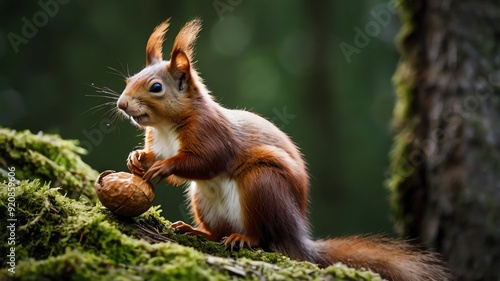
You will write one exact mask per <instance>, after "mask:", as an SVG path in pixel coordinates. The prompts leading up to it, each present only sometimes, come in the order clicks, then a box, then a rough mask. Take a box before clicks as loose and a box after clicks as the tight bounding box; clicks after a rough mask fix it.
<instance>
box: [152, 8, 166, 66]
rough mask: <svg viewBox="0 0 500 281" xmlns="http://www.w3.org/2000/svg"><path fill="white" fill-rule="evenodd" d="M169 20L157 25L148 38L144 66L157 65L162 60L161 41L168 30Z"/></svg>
mask: <svg viewBox="0 0 500 281" xmlns="http://www.w3.org/2000/svg"><path fill="white" fill-rule="evenodd" d="M169 24H170V18H169V19H167V20H166V21H164V22H162V23H161V24H159V25H158V26H157V27H156V28H155V30H154V31H153V33H151V36H149V40H148V44H147V45H146V65H151V64H155V63H158V62H160V61H162V60H163V52H162V48H163V40H165V33H166V32H167V30H168V26H169Z"/></svg>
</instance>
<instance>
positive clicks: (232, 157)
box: [117, 19, 450, 281]
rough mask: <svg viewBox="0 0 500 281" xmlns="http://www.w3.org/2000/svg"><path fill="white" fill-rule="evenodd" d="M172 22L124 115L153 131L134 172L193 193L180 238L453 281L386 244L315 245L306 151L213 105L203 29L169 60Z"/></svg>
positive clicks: (135, 158)
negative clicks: (165, 49)
mask: <svg viewBox="0 0 500 281" xmlns="http://www.w3.org/2000/svg"><path fill="white" fill-rule="evenodd" d="M168 26H169V20H166V21H165V22H163V23H161V24H160V25H158V26H157V27H156V29H155V30H154V31H153V33H152V34H151V36H150V37H149V40H148V42H147V46H146V67H145V68H144V69H143V70H141V71H140V72H139V73H137V74H135V75H133V76H132V77H128V78H127V79H126V83H127V84H126V87H125V89H124V91H123V92H122V94H121V95H120V97H119V99H118V101H117V106H118V108H119V109H120V110H121V111H123V112H124V113H125V114H126V115H127V116H129V117H130V119H131V120H132V122H133V123H134V124H136V125H138V126H139V127H140V128H144V129H145V144H144V148H143V149H139V150H135V151H133V152H131V153H130V155H129V157H128V159H127V166H128V168H129V169H130V171H131V172H132V173H134V174H136V175H139V176H142V177H143V178H144V179H145V180H147V181H151V180H153V179H155V178H158V179H160V180H161V179H166V180H167V182H169V183H170V184H173V185H181V184H183V183H184V182H190V184H189V187H188V188H189V192H188V196H189V200H190V208H191V211H192V214H193V217H194V220H195V226H191V225H189V224H186V223H184V222H181V221H179V222H176V223H173V224H172V227H173V228H174V229H176V230H177V231H179V232H182V233H189V234H196V235H201V236H203V237H205V238H207V239H208V240H212V241H223V243H224V244H225V245H226V247H230V248H231V250H232V249H233V247H235V246H236V247H240V248H241V247H251V248H253V247H259V248H262V249H263V250H265V251H276V252H280V253H282V254H284V255H286V256H289V257H291V258H294V259H297V260H300V261H310V262H313V263H316V264H318V265H319V266H322V267H326V266H328V265H331V264H334V263H337V262H341V263H344V264H346V265H348V266H351V267H355V268H366V269H369V270H372V271H374V272H377V273H379V274H380V275H381V276H382V277H383V278H385V279H388V280H440V281H442V280H449V279H450V277H449V275H448V272H447V270H446V269H445V268H444V267H443V266H442V263H441V261H440V260H439V258H438V257H437V256H436V254H433V253H430V252H426V251H420V250H418V249H417V248H416V247H415V246H411V245H409V244H406V243H405V242H403V241H399V240H391V239H388V238H383V237H379V236H352V237H343V238H336V239H331V240H317V241H314V240H312V238H311V233H310V232H311V230H310V226H309V219H308V194H309V177H308V172H307V169H306V165H305V163H304V160H303V158H302V155H301V153H300V152H299V149H298V148H297V147H296V146H295V144H294V143H293V142H292V140H291V139H290V138H289V137H288V136H287V135H286V134H285V133H284V132H282V131H281V130H280V129H278V128H277V127H276V126H275V125H273V124H272V123H271V122H270V121H268V120H267V119H265V118H263V117H261V116H259V115H257V114H254V113H251V112H248V111H244V110H231V109H226V108H224V107H222V106H221V105H219V104H218V103H217V102H216V101H214V99H213V97H212V96H211V95H210V92H209V91H208V90H207V88H206V86H205V85H204V84H203V80H202V79H201V78H200V76H199V75H198V73H197V71H196V69H195V68H194V64H193V63H194V62H193V50H194V42H195V40H196V38H197V36H198V33H199V31H200V30H201V21H200V20H199V19H193V20H191V21H189V22H188V23H186V24H185V25H184V26H183V27H182V28H181V30H180V31H179V33H178V35H177V36H176V38H175V40H174V43H173V48H172V52H171V54H170V60H168V61H167V60H164V59H163V54H162V46H163V41H164V37H165V33H166V31H167V29H168Z"/></svg>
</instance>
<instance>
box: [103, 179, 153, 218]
mask: <svg viewBox="0 0 500 281" xmlns="http://www.w3.org/2000/svg"><path fill="white" fill-rule="evenodd" d="M95 190H96V193H97V197H99V200H100V201H101V203H102V205H104V206H105V207H106V208H108V209H109V210H110V211H112V212H113V213H115V214H117V215H120V216H125V217H134V216H138V215H140V214H142V213H144V212H146V211H147V210H148V209H149V208H150V207H151V206H153V199H154V197H155V193H154V188H153V186H152V185H151V184H150V183H149V182H146V181H144V180H143V179H142V178H141V177H139V176H136V175H134V174H131V173H126V172H115V171H112V170H107V171H104V172H102V173H101V174H100V175H99V177H98V178H97V179H96V181H95Z"/></svg>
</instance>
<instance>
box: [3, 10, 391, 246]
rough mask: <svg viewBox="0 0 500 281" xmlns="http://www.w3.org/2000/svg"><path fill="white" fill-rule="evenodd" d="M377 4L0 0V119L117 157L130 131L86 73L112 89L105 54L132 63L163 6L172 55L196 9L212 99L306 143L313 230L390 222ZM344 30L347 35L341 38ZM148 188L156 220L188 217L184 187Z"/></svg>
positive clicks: (136, 65)
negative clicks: (159, 215) (158, 211)
mask: <svg viewBox="0 0 500 281" xmlns="http://www.w3.org/2000/svg"><path fill="white" fill-rule="evenodd" d="M318 2H319V1H318ZM387 5H388V2H387V1H374V0H372V1H369V0H364V1H362V0H359V1H321V3H313V2H306V1H289V0H276V1H249V0H215V1H159V0H157V1H153V0H149V1H116V0H114V1H83V0H69V1H68V0H64V1H63V0H59V1H57V0H40V1H5V0H1V1H0V11H1V12H0V13H1V16H0V21H1V23H2V24H1V26H0V58H1V62H2V71H1V75H0V126H5V127H10V128H14V129H18V130H22V129H30V130H31V131H33V132H38V131H43V132H46V133H57V134H60V135H61V136H62V137H64V138H69V139H78V140H80V141H81V143H82V146H84V147H85V148H87V149H88V150H89V153H88V155H86V156H84V157H83V158H84V160H85V161H86V162H88V163H89V164H90V165H91V166H92V167H94V168H95V169H97V170H99V171H102V170H106V169H114V170H125V169H126V166H125V159H126V157H127V155H128V153H129V152H130V151H132V150H133V149H135V148H136V147H137V146H138V145H140V144H142V138H141V131H140V130H138V129H137V128H136V127H134V126H132V125H131V124H130V122H129V121H128V120H125V119H124V120H116V121H113V120H112V119H111V118H110V114H109V113H106V111H107V110H108V109H111V106H108V107H103V108H102V109H103V110H101V111H96V110H92V108H93V107H95V106H97V105H100V104H103V103H104V102H106V101H108V100H106V99H104V98H99V97H91V96H89V95H96V94H97V95H99V93H96V90H95V89H93V88H92V87H91V85H95V86H98V87H109V88H111V89H113V90H115V91H117V92H121V91H122V89H123V88H124V85H125V83H124V81H123V79H122V77H120V76H119V75H118V76H117V75H115V74H113V71H112V70H110V69H108V67H111V68H115V69H117V70H119V71H122V72H125V73H126V72H130V74H133V73H135V72H138V71H139V70H140V69H141V68H142V67H143V66H144V64H145V44H146V41H147V39H148V36H149V34H150V33H151V31H152V30H153V28H154V27H155V26H156V25H157V24H158V23H159V22H161V21H163V20H165V19H166V18H168V17H172V20H171V27H170V30H169V32H168V33H167V40H166V43H165V48H164V53H165V54H169V53H170V47H171V44H172V42H173V38H174V37H175V35H176V33H177V31H178V30H179V28H180V27H181V26H182V25H183V24H184V23H185V22H186V21H187V20H189V19H190V18H192V17H195V16H199V17H201V18H202V19H203V30H202V32H201V34H200V38H199V40H198V42H197V45H196V46H197V47H196V59H197V64H196V65H197V69H198V70H199V72H200V73H201V76H202V77H203V78H204V79H205V82H206V84H207V86H208V88H209V89H210V90H211V91H212V93H213V95H214V96H215V97H216V99H217V100H218V101H219V102H220V103H221V104H223V105H224V106H226V107H229V108H245V109H248V110H251V111H254V112H256V113H259V114H261V115H263V116H265V117H267V118H268V119H270V120H273V121H274V123H275V124H277V125H278V126H279V127H281V128H282V129H283V130H284V131H285V132H286V133H288V134H289V135H290V136H291V137H292V138H293V139H294V141H295V142H296V143H297V144H298V146H299V147H300V148H301V150H302V152H303V154H304V155H305V158H306V160H307V162H308V164H309V169H310V174H311V186H312V188H311V197H310V201H311V205H310V206H311V207H310V211H311V222H312V225H313V227H314V228H313V232H314V236H316V237H327V236H336V235H348V234H353V233H366V232H370V233H387V234H392V233H393V229H392V226H391V222H390V216H389V206H388V199H387V198H388V193H387V191H386V190H385V188H384V180H385V177H384V175H385V171H386V170H387V166H388V152H389V149H390V145H391V139H392V135H391V130H390V120H391V115H392V107H393V104H394V92H393V89H392V85H391V76H392V74H393V72H394V70H395V67H396V63H397V60H398V55H397V52H396V49H395V46H394V36H395V34H396V33H397V31H398V28H399V19H398V18H397V15H396V14H394V13H392V12H391V13H387V12H386V13H384V11H388V10H389V9H388V7H387ZM377 15H379V16H377ZM380 15H386V17H385V18H384V17H380ZM387 15H389V17H387ZM377 24H378V26H377ZM377 27H378V28H377ZM358 28H359V29H358ZM360 31H361V33H363V34H360ZM342 43H344V45H343V46H344V47H345V46H347V45H345V44H349V46H350V47H348V49H345V48H344V51H342V48H341V44H342ZM351 47H352V48H351ZM354 48H356V49H354ZM346 50H347V51H349V52H351V53H350V54H349V55H347V56H346V55H345V52H346ZM167 59H168V55H167ZM97 109H99V108H97ZM156 190H157V198H156V201H157V203H159V204H162V209H163V210H164V212H163V215H164V216H165V217H166V218H167V219H169V220H172V221H175V220H179V219H182V220H189V218H188V214H187V209H186V207H185V204H184V201H183V197H182V192H183V190H182V188H174V187H168V186H166V184H161V185H160V186H158V187H157V189H156Z"/></svg>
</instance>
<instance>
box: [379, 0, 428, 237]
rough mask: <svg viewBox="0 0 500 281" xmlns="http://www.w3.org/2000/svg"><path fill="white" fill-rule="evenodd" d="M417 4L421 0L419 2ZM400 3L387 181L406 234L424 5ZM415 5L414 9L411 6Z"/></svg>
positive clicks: (413, 171)
mask: <svg viewBox="0 0 500 281" xmlns="http://www.w3.org/2000/svg"><path fill="white" fill-rule="evenodd" d="M417 2H418V1H417ZM417 2H415V1H414V2H411V1H410V2H409V1H404V0H399V1H398V6H399V7H400V10H399V11H400V18H401V22H402V25H401V28H400V31H399V34H398V36H397V45H398V48H399V52H400V53H401V62H400V64H399V66H398V69H397V71H396V73H395V75H394V77H393V84H394V87H395V90H396V96H397V99H396V105H395V107H394V119H393V125H394V127H395V129H396V131H397V135H396V137H395V139H394V144H393V147H392V150H391V153H390V159H391V164H390V171H391V176H390V177H389V179H388V180H387V181H386V186H387V188H388V189H389V191H390V193H391V198H390V202H391V208H392V215H393V218H394V221H395V225H396V229H397V231H398V232H399V233H400V234H403V235H405V232H406V226H407V225H408V224H409V223H411V222H412V221H414V218H413V215H412V214H411V213H410V212H407V211H406V210H405V206H404V202H405V200H403V198H402V197H403V196H404V195H405V194H408V189H409V188H411V187H410V184H409V183H410V182H412V181H413V178H414V177H418V175H417V174H416V165H415V164H414V163H412V162H411V153H412V152H414V151H416V150H415V149H416V147H415V143H414V142H415V136H414V133H413V132H415V131H416V128H417V127H418V126H419V125H420V122H421V120H420V119H419V117H418V115H417V114H415V110H416V109H415V101H414V97H415V95H414V91H415V88H416V84H417V79H418V75H416V73H415V72H416V69H418V64H419V63H421V59H420V58H419V54H420V53H421V51H422V50H421V49H419V48H418V47H417V46H419V45H418V44H414V41H415V40H418V39H417V38H416V34H418V32H419V27H418V26H416V25H415V20H414V18H415V17H418V16H419V15H418V13H419V11H420V10H421V5H422V4H421V3H419V2H418V3H417ZM410 5H413V6H415V7H410Z"/></svg>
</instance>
